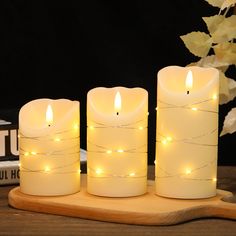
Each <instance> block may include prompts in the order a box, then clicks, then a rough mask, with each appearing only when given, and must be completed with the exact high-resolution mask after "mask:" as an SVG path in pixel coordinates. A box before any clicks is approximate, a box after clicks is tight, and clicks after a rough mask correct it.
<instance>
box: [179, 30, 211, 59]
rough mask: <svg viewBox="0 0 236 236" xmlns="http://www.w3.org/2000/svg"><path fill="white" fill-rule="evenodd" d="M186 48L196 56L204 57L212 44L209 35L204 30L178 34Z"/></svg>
mask: <svg viewBox="0 0 236 236" xmlns="http://www.w3.org/2000/svg"><path fill="white" fill-rule="evenodd" d="M180 38H181V39H182V40H183V42H184V44H185V46H186V47H187V48H188V50H189V51H190V52H191V53H192V54H194V55H195V56H198V57H205V56H206V55H207V54H208V52H209V50H210V48H211V45H212V39H211V37H210V35H208V34H206V33H204V32H199V31H198V32H191V33H188V34H185V35H182V36H180Z"/></svg>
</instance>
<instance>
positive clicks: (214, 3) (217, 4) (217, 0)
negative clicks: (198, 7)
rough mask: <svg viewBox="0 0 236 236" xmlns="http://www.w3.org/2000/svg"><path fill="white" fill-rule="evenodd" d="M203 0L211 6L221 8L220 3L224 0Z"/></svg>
mask: <svg viewBox="0 0 236 236" xmlns="http://www.w3.org/2000/svg"><path fill="white" fill-rule="evenodd" d="M205 1H207V2H208V3H209V4H210V5H212V6H213V7H219V8H221V6H222V4H223V3H224V1H225V0H205Z"/></svg>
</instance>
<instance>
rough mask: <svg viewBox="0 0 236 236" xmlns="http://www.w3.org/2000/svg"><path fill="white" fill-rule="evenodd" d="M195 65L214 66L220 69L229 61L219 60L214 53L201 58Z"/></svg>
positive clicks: (227, 64) (226, 65)
mask: <svg viewBox="0 0 236 236" xmlns="http://www.w3.org/2000/svg"><path fill="white" fill-rule="evenodd" d="M196 65H197V66H201V67H215V68H219V69H220V70H221V68H224V69H225V67H227V68H228V66H229V65H230V63H228V62H225V61H221V60H219V59H218V57H216V55H211V56H207V57H203V58H201V59H200V60H199V61H198V62H197V63H196Z"/></svg>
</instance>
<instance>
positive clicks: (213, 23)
mask: <svg viewBox="0 0 236 236" xmlns="http://www.w3.org/2000/svg"><path fill="white" fill-rule="evenodd" d="M202 19H203V20H204V22H205V23H206V25H207V29H208V31H209V32H210V34H211V35H212V34H213V33H214V32H215V31H216V30H217V28H218V27H219V24H220V23H222V22H223V21H224V19H225V17H224V16H222V15H215V16H209V17H202Z"/></svg>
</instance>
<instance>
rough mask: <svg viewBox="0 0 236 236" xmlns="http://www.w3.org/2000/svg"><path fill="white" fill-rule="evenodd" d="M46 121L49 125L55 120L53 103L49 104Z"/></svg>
mask: <svg viewBox="0 0 236 236" xmlns="http://www.w3.org/2000/svg"><path fill="white" fill-rule="evenodd" d="M46 121H47V124H48V126H50V125H51V124H52V122H53V112H52V107H51V105H48V107H47V111H46Z"/></svg>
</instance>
